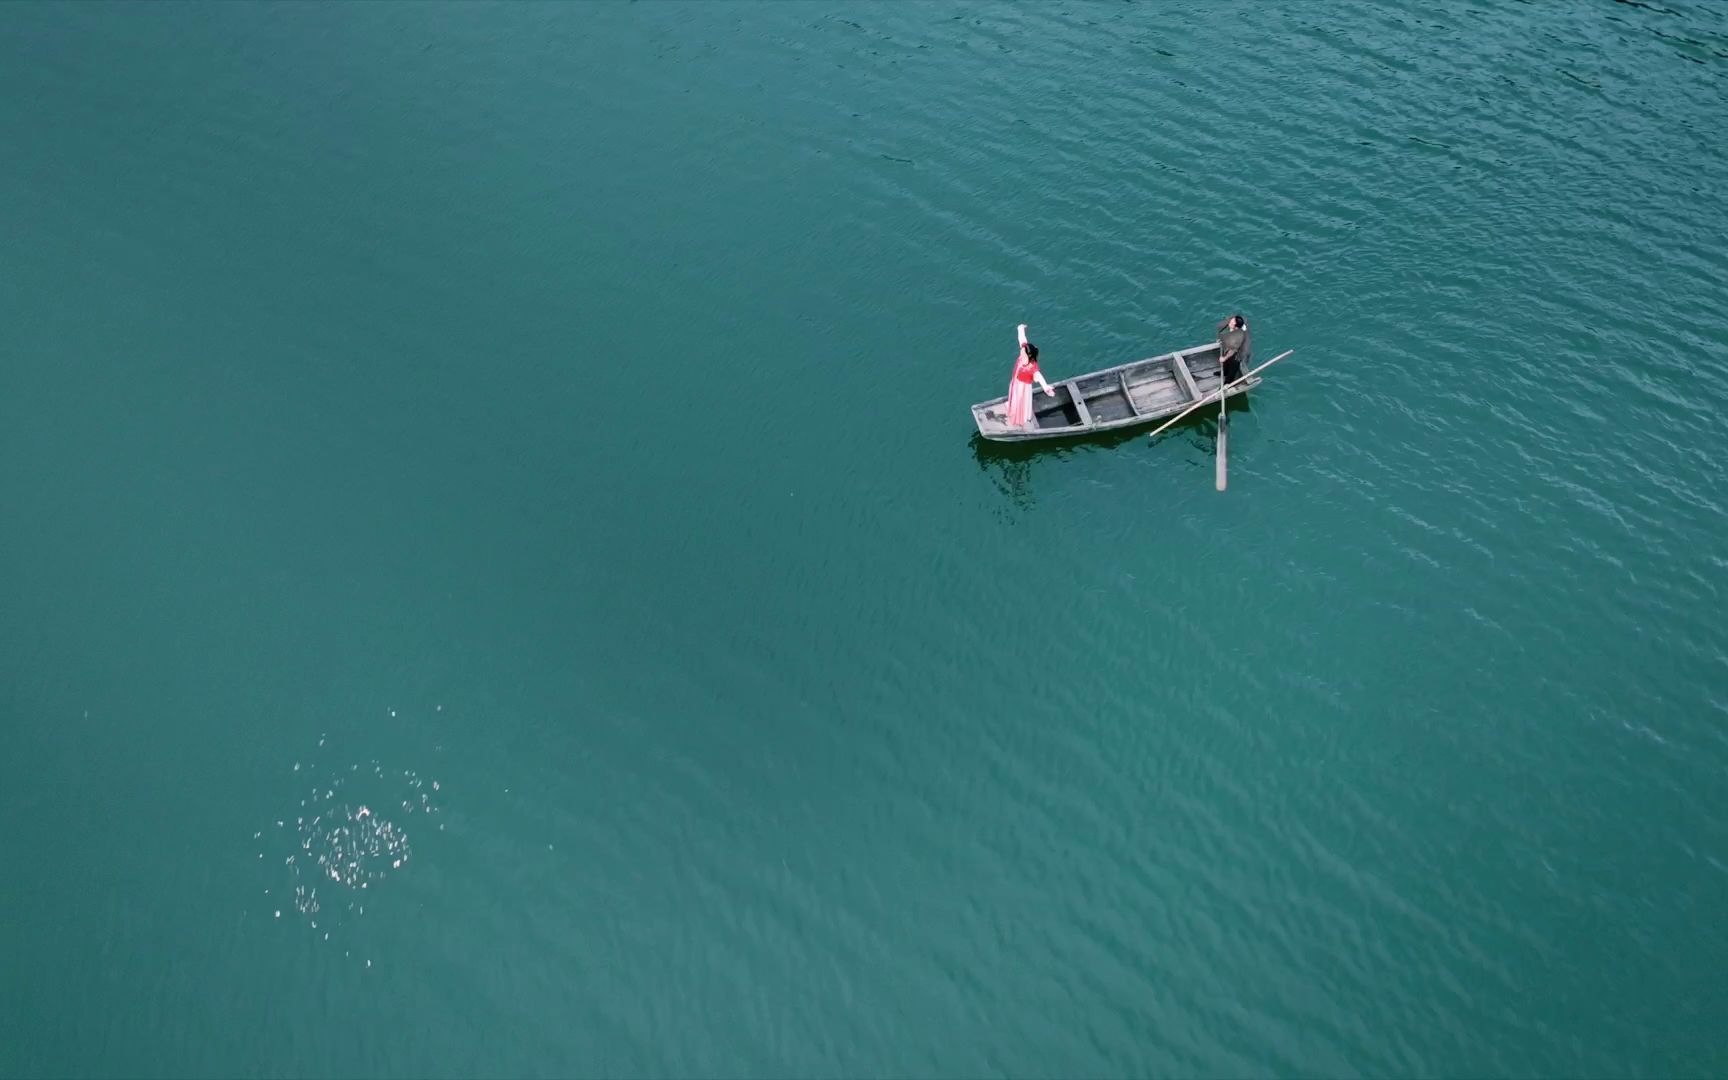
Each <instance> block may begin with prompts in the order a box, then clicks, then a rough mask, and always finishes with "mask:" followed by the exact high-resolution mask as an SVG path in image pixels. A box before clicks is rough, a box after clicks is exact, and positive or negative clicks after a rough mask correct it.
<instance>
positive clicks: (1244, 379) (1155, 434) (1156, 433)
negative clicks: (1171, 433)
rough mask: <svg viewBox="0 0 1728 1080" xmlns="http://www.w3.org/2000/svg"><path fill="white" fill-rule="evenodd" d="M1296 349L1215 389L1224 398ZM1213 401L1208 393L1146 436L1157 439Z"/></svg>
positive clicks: (1279, 355)
mask: <svg viewBox="0 0 1728 1080" xmlns="http://www.w3.org/2000/svg"><path fill="white" fill-rule="evenodd" d="M1295 351H1296V350H1295V349H1285V350H1284V351H1283V352H1281V353H1279V354H1278V355H1277V356H1274V357H1273V358H1272V359H1270V360H1268V361H1266V362H1265V363H1264V364H1261V365H1260V366H1259V367H1257V368H1255V369H1254V370H1253V371H1250V372H1248V373H1247V374H1245V375H1243V376H1242V377H1241V378H1240V379H1237V380H1236V381H1235V382H1232V383H1231V384H1230V385H1229V386H1219V387H1218V389H1217V391H1215V392H1216V393H1217V394H1218V396H1219V398H1220V399H1222V398H1223V396H1224V394H1225V392H1227V391H1228V390H1230V388H1231V387H1235V386H1241V385H1242V384H1243V383H1245V382H1247V381H1248V380H1249V379H1252V378H1253V377H1254V376H1256V375H1258V374H1260V373H1261V372H1262V371H1265V370H1266V369H1267V368H1269V367H1271V366H1272V365H1273V364H1276V363H1277V362H1278V361H1280V360H1282V359H1284V358H1285V357H1286V356H1289V355H1290V354H1291V353H1293V352H1295ZM1219 374H1220V377H1222V374H1223V369H1222V368H1220V369H1219ZM1211 403H1212V395H1211V394H1207V395H1206V396H1205V397H1203V398H1201V399H1200V400H1199V401H1196V402H1195V403H1194V404H1192V405H1190V406H1188V407H1187V408H1186V409H1183V410H1182V411H1181V412H1179V413H1177V414H1176V415H1175V416H1172V417H1171V418H1170V419H1168V420H1166V421H1164V422H1163V423H1162V424H1159V425H1158V430H1157V431H1154V432H1153V433H1152V434H1150V435H1148V436H1146V437H1147V438H1148V439H1156V438H1157V437H1158V436H1159V434H1160V433H1161V432H1163V430H1164V429H1165V428H1167V427H1169V426H1170V425H1171V424H1174V423H1175V422H1176V421H1178V420H1180V419H1182V418H1183V417H1184V416H1187V415H1188V414H1189V413H1191V412H1193V411H1194V410H1195V409H1198V408H1199V407H1200V406H1202V405H1210V404H1211Z"/></svg>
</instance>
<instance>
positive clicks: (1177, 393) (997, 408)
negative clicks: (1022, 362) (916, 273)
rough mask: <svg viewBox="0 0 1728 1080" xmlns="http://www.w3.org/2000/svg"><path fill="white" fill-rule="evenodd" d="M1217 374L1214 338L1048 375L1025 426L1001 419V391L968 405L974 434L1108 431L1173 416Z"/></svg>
mask: <svg viewBox="0 0 1728 1080" xmlns="http://www.w3.org/2000/svg"><path fill="white" fill-rule="evenodd" d="M1219 375H1220V372H1219V369H1218V343H1217V342H1216V341H1214V342H1212V343H1211V344H1208V345H1196V346H1195V347H1194V348H1192V349H1183V350H1181V351H1180V352H1173V353H1166V354H1164V355H1163V356H1154V357H1152V358H1151V359H1150V360H1136V361H1134V362H1133V363H1131V364H1122V365H1119V366H1117V367H1113V368H1105V369H1104V370H1103V371H1094V372H1092V373H1091V374H1089V375H1076V376H1075V377H1074V378H1072V379H1065V380H1063V381H1062V382H1056V381H1055V380H1051V383H1050V388H1051V389H1052V390H1055V391H1056V396H1055V397H1050V396H1049V395H1046V394H1042V393H1035V394H1033V395H1032V409H1033V412H1032V423H1030V424H1028V425H1026V426H1025V427H1011V426H1009V425H1008V424H1007V423H1006V416H1007V413H1008V399H1007V398H1006V397H999V398H997V399H996V400H994V401H983V402H979V403H978V404H977V405H974V406H972V419H973V420H974V421H975V422H976V423H977V424H978V434H980V435H982V436H984V437H985V438H986V439H994V440H997V441H1000V442H1024V441H1026V440H1029V439H1061V438H1068V437H1071V436H1074V435H1090V434H1091V433H1093V432H1095V431H1113V430H1115V429H1117V428H1127V427H1134V426H1135V425H1138V424H1145V423H1150V422H1151V421H1153V420H1162V419H1164V418H1165V417H1167V416H1174V415H1176V414H1177V413H1179V412H1181V411H1182V410H1184V409H1186V408H1188V407H1189V406H1191V405H1193V404H1194V403H1195V402H1198V401H1201V400H1202V399H1204V398H1206V397H1207V396H1208V395H1215V394H1217V392H1218V379H1219ZM1259 384H1260V379H1259V377H1258V376H1255V377H1251V378H1248V379H1244V380H1243V381H1242V382H1241V383H1239V384H1237V385H1235V386H1232V387H1231V388H1230V390H1229V391H1228V392H1227V393H1226V394H1225V397H1235V396H1236V395H1237V394H1245V393H1247V392H1248V391H1249V390H1250V389H1252V388H1253V387H1255V386H1258V385H1259ZM1214 400H1216V398H1214Z"/></svg>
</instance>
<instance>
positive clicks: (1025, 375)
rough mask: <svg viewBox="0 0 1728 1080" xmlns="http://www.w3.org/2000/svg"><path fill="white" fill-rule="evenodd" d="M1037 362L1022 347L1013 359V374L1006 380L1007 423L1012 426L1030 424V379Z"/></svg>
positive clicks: (1036, 368) (1036, 370)
mask: <svg viewBox="0 0 1728 1080" xmlns="http://www.w3.org/2000/svg"><path fill="white" fill-rule="evenodd" d="M1037 373H1038V363H1037V361H1035V360H1032V359H1030V358H1029V357H1027V355H1026V350H1025V349H1024V348H1022V349H1021V350H1020V355H1019V356H1018V357H1017V358H1015V360H1014V375H1013V377H1012V378H1010V379H1009V380H1008V423H1009V424H1010V425H1012V426H1014V427H1030V426H1031V424H1032V422H1033V421H1032V380H1033V379H1034V378H1035V377H1036V376H1037Z"/></svg>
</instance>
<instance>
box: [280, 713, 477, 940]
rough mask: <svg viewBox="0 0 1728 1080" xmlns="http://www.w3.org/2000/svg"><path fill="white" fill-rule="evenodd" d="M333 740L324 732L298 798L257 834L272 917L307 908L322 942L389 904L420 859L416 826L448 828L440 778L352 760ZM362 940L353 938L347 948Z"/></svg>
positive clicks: (299, 776)
mask: <svg viewBox="0 0 1728 1080" xmlns="http://www.w3.org/2000/svg"><path fill="white" fill-rule="evenodd" d="M328 747H329V737H328V736H321V737H320V738H319V740H318V751H317V752H316V753H314V754H313V755H312V756H311V757H310V758H309V759H303V760H300V761H296V762H294V763H293V766H292V768H291V770H290V772H289V776H290V777H291V779H292V781H293V783H294V790H295V795H296V800H297V801H296V805H295V806H294V807H293V809H292V812H291V813H288V814H285V815H283V816H282V817H280V818H276V819H272V822H271V823H270V824H269V825H268V827H266V828H265V829H262V830H260V831H258V832H255V833H253V840H254V841H256V842H257V843H258V845H259V850H258V853H257V858H258V859H259V860H262V861H263V863H264V865H265V866H267V867H272V866H273V867H275V868H276V869H275V871H274V872H273V873H272V875H271V876H272V880H269V881H266V882H265V884H264V886H263V900H264V903H265V905H266V910H267V911H268V912H269V917H270V919H271V920H272V921H274V920H277V919H281V918H282V917H283V916H284V915H285V914H287V915H293V916H298V917H299V918H301V919H302V920H304V921H305V922H306V923H307V925H308V927H309V929H311V930H313V931H316V935H315V936H316V939H317V940H319V941H321V942H330V941H331V940H332V934H335V935H336V937H338V938H340V937H341V936H342V935H343V932H344V931H348V932H349V936H350V937H352V936H353V935H352V931H353V930H354V929H355V927H354V920H357V919H358V918H360V917H361V916H364V915H365V914H366V912H367V910H368V909H369V908H375V907H376V906H377V905H378V904H379V903H380V902H385V901H384V896H383V895H382V894H381V890H382V887H383V886H384V885H385V883H386V882H388V881H390V880H391V879H392V878H393V877H395V876H397V875H401V874H404V873H406V872H407V870H408V867H409V865H410V864H411V863H412V861H413V859H414V855H415V849H414V845H413V843H412V842H411V840H410V838H409V837H410V832H411V831H412V832H413V833H415V834H422V833H424V832H427V831H438V830H441V829H442V828H443V825H442V823H439V822H436V821H435V818H436V817H437V815H438V814H439V812H440V807H439V804H438V802H437V801H436V800H435V799H434V798H433V796H434V794H436V793H439V792H440V791H441V790H442V784H440V782H439V781H437V780H434V779H431V778H430V777H424V776H421V775H420V773H419V772H417V771H416V770H414V769H399V768H393V767H388V766H386V765H385V764H384V763H383V762H382V761H380V760H378V759H370V760H366V761H350V760H344V759H343V758H342V756H341V755H340V754H339V753H338V752H336V751H334V750H330V749H328ZM357 947H358V946H357V945H356V944H355V943H354V942H350V943H349V944H348V945H347V946H345V947H344V949H343V954H344V955H345V956H352V955H353V950H354V949H356V948H357ZM366 966H367V967H371V966H372V961H371V960H370V959H367V960H366Z"/></svg>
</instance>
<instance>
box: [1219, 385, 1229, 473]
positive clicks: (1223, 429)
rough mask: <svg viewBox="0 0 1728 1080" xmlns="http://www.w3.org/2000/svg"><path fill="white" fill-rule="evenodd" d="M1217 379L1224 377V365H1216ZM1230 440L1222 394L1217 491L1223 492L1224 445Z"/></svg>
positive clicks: (1227, 403) (1227, 400)
mask: <svg viewBox="0 0 1728 1080" xmlns="http://www.w3.org/2000/svg"><path fill="white" fill-rule="evenodd" d="M1218 377H1219V378H1220V379H1222V378H1223V377H1224V364H1223V362H1222V361H1220V362H1219V364H1218ZM1229 438H1230V399H1229V398H1227V397H1225V396H1224V395H1223V394H1219V395H1218V490H1219V491H1223V490H1224V485H1225V483H1226V480H1225V470H1226V469H1227V466H1226V465H1225V451H1224V447H1225V444H1226V443H1227V442H1228V440H1229Z"/></svg>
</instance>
